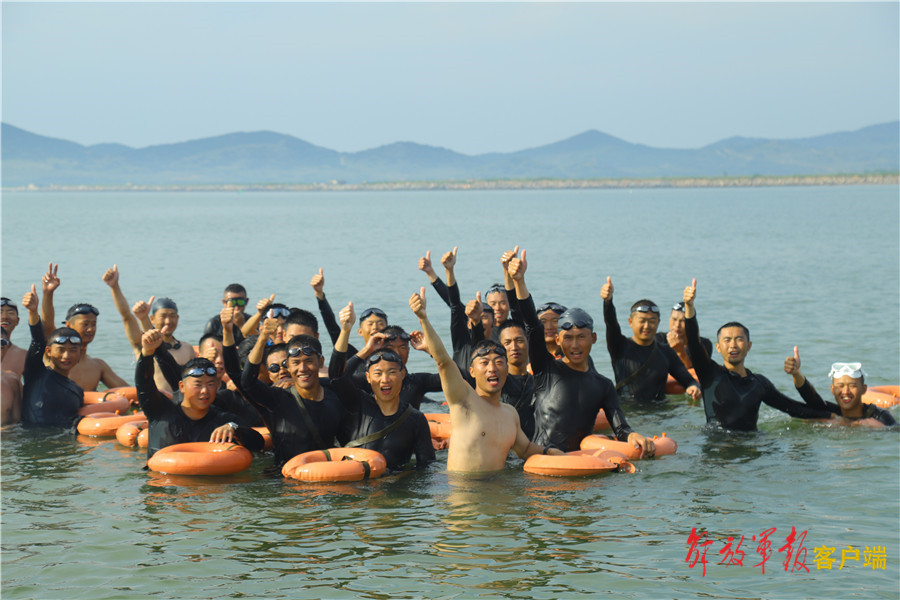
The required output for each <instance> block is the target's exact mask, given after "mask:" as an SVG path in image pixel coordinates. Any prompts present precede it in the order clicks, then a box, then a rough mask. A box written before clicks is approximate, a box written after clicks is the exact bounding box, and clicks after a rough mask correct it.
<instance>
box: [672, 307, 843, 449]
mask: <svg viewBox="0 0 900 600" xmlns="http://www.w3.org/2000/svg"><path fill="white" fill-rule="evenodd" d="M684 330H685V337H686V338H687V345H688V348H690V352H691V357H692V361H693V363H694V370H695V371H696V372H697V378H698V379H699V380H700V389H701V390H702V391H703V409H704V410H705V411H706V422H707V423H716V424H718V425H719V426H720V427H723V428H725V429H730V430H734V431H756V422H757V420H758V419H759V406H760V404H761V403H763V402H765V403H766V404H768V405H769V406H771V407H772V408H777V409H778V410H780V411H782V412H786V413H787V414H789V415H791V416H792V417H799V418H801V419H829V418H831V413H830V412H828V411H826V410H817V409H814V408H812V407H809V406H807V405H805V404H801V403H800V402H797V401H795V400H791V399H790V398H788V397H787V396H785V395H784V394H782V393H781V392H779V391H778V390H777V389H775V386H774V385H772V382H771V381H769V380H768V379H766V378H765V377H763V376H762V375H757V374H756V373H751V372H750V370H749V369H747V376H746V377H741V376H740V375H738V374H737V373H734V372H733V371H729V370H728V369H726V368H725V367H723V366H721V365H719V364H717V363H715V362H714V361H713V360H712V359H710V358H709V355H708V354H707V353H706V349H705V348H704V347H703V346H702V344H701V343H700V330H699V328H698V325H697V317H696V316H694V317H692V318H690V319H685V320H684Z"/></svg>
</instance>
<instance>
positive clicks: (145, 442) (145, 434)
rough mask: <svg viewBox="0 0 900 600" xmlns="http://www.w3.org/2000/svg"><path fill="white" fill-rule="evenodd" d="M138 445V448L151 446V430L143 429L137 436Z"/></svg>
mask: <svg viewBox="0 0 900 600" xmlns="http://www.w3.org/2000/svg"><path fill="white" fill-rule="evenodd" d="M137 445H138V448H146V447H147V446H149V445H150V430H149V429H141V432H140V433H139V434H138V436H137Z"/></svg>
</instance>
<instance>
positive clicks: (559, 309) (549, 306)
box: [537, 302, 566, 315]
mask: <svg viewBox="0 0 900 600" xmlns="http://www.w3.org/2000/svg"><path fill="white" fill-rule="evenodd" d="M548 310H552V311H553V312H555V313H556V314H559V315H561V314H563V313H564V312H566V307H565V306H563V305H562V304H557V303H556V302H545V303H543V304H541V305H540V306H538V307H537V314H541V313H542V312H546V311H548Z"/></svg>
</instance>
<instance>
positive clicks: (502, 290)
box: [484, 284, 506, 299]
mask: <svg viewBox="0 0 900 600" xmlns="http://www.w3.org/2000/svg"><path fill="white" fill-rule="evenodd" d="M498 292H499V293H502V294H505V293H506V288H505V287H503V286H502V285H499V284H498V285H492V286H491V287H489V288H488V291H486V292H485V293H484V297H485V299H487V297H488V296H489V295H490V294H496V293H498Z"/></svg>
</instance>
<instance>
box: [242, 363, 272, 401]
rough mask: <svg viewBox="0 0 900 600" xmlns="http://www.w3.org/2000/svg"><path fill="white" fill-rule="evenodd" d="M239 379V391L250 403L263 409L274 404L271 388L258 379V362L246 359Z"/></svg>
mask: <svg viewBox="0 0 900 600" xmlns="http://www.w3.org/2000/svg"><path fill="white" fill-rule="evenodd" d="M240 381H241V384H240V388H241V392H242V394H243V395H244V398H246V399H247V401H248V402H249V403H250V404H253V405H255V406H259V407H262V408H265V409H269V408H272V407H274V406H275V398H274V394H273V391H272V389H271V388H270V387H269V386H268V385H266V384H265V383H263V382H262V381H260V380H259V364H254V363H252V362H250V361H249V360H247V363H246V364H245V365H244V370H243V371H242V372H241V379H240Z"/></svg>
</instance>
